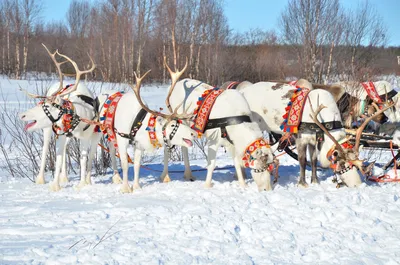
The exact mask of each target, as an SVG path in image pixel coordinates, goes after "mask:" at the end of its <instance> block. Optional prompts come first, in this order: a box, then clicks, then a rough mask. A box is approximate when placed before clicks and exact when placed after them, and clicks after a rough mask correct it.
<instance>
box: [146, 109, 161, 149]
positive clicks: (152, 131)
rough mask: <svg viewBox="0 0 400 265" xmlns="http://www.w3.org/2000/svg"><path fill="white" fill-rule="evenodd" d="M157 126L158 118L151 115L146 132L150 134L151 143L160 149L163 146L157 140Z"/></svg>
mask: <svg viewBox="0 0 400 265" xmlns="http://www.w3.org/2000/svg"><path fill="white" fill-rule="evenodd" d="M156 125H157V116H155V115H151V116H150V118H149V121H148V123H147V128H146V131H148V133H149V140H150V143H151V144H152V145H153V146H154V147H155V148H160V147H161V146H162V145H161V144H160V142H159V141H158V139H157V132H156Z"/></svg>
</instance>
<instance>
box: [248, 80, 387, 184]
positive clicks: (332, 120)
mask: <svg viewBox="0 0 400 265" xmlns="http://www.w3.org/2000/svg"><path fill="white" fill-rule="evenodd" d="M308 86H309V88H310V89H312V90H311V91H310V92H309V94H308V100H307V102H306V103H305V106H304V110H303V116H302V120H301V124H300V127H299V133H298V134H297V137H296V147H297V150H298V154H299V162H300V180H299V183H298V184H299V186H302V187H307V183H306V182H305V165H306V151H307V148H308V150H309V154H310V157H311V165H312V178H311V182H312V183H317V182H318V178H317V174H316V164H317V161H319V162H320V164H321V166H322V167H327V168H328V167H333V168H334V172H335V174H336V175H338V176H339V177H340V179H341V180H342V181H343V182H344V183H345V184H346V185H347V186H349V187H356V186H358V185H360V183H361V179H360V176H359V174H358V172H357V169H359V170H360V172H362V173H363V174H368V173H369V171H370V170H371V169H372V166H373V164H372V165H369V166H368V167H367V168H366V169H364V168H363V165H362V161H361V160H360V159H359V158H358V157H359V151H358V150H359V146H360V138H361V133H362V130H363V129H364V128H365V126H366V125H367V123H368V122H370V121H371V120H372V119H373V118H375V117H376V116H378V115H380V114H381V113H383V112H384V111H386V110H387V109H389V108H390V107H392V106H393V105H389V106H388V107H385V108H383V109H379V108H378V107H377V106H376V105H375V107H376V109H377V111H376V113H375V114H374V115H372V116H370V117H368V118H367V119H366V120H365V121H364V123H363V124H362V125H361V126H360V127H359V129H358V131H357V136H356V140H355V146H354V148H348V149H345V148H344V147H343V145H346V144H345V143H346V142H347V140H348V139H346V132H345V129H344V128H343V124H342V120H341V115H340V111H339V109H338V107H337V105H336V102H335V100H334V98H333V96H332V95H331V94H330V93H329V92H328V91H326V90H322V89H313V88H312V86H310V84H308ZM293 90H294V87H293V86H292V85H288V84H279V85H278V84H277V83H272V82H259V83H256V84H254V85H250V86H246V87H244V88H243V89H242V90H241V92H242V93H243V96H244V97H245V98H246V100H247V101H248V103H249V106H250V108H251V110H252V112H253V118H254V120H255V121H257V122H258V124H259V125H260V128H261V129H262V130H267V131H269V132H273V133H275V134H279V135H281V134H282V133H283V132H282V130H281V128H280V126H281V124H282V122H283V120H284V119H283V117H282V116H283V115H284V114H285V107H286V105H287V102H288V101H289V100H290V98H291V94H292V93H293ZM313 105H317V106H318V107H317V110H316V111H314V109H313ZM302 126H303V127H302ZM318 128H319V129H318ZM318 132H319V133H318ZM321 132H323V133H324V134H325V136H328V138H326V137H321ZM317 138H318V139H317ZM323 138H326V139H325V140H323V141H321V139H323ZM347 147H350V146H349V145H348V146H347ZM317 150H318V151H319V154H318V152H317ZM332 161H333V162H332Z"/></svg>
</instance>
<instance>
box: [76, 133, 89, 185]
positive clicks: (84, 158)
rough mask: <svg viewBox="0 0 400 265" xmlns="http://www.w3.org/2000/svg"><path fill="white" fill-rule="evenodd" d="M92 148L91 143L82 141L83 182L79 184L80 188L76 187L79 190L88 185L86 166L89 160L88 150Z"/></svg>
mask: <svg viewBox="0 0 400 265" xmlns="http://www.w3.org/2000/svg"><path fill="white" fill-rule="evenodd" d="M89 146H90V141H89V140H87V139H85V140H81V144H80V149H81V159H80V161H79V162H80V164H81V181H80V182H79V184H78V186H76V188H77V189H81V188H83V187H85V186H86V185H87V183H86V164H87V159H88V149H89Z"/></svg>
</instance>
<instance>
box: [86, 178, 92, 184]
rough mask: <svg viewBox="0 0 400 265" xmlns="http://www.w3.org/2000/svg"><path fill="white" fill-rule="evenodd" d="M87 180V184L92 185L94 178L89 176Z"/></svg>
mask: <svg viewBox="0 0 400 265" xmlns="http://www.w3.org/2000/svg"><path fill="white" fill-rule="evenodd" d="M85 181H86V184H87V185H92V178H91V177H87V178H86V180H85Z"/></svg>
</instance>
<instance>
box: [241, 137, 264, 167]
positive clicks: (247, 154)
mask: <svg viewBox="0 0 400 265" xmlns="http://www.w3.org/2000/svg"><path fill="white" fill-rule="evenodd" d="M264 146H265V147H267V148H269V147H270V145H269V144H267V142H266V141H265V140H264V139H262V138H259V139H256V140H255V141H254V142H252V143H251V144H250V145H248V146H247V148H246V150H245V151H244V155H243V158H242V161H244V166H245V167H251V166H254V162H255V160H256V159H255V158H254V157H253V156H252V155H253V153H254V152H255V151H257V150H258V149H260V148H262V147H264ZM265 170H266V169H253V171H254V172H256V173H260V172H264V171H265Z"/></svg>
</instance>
